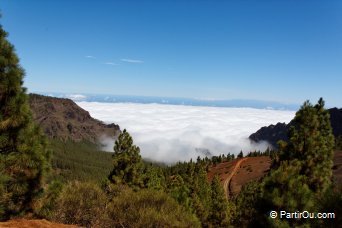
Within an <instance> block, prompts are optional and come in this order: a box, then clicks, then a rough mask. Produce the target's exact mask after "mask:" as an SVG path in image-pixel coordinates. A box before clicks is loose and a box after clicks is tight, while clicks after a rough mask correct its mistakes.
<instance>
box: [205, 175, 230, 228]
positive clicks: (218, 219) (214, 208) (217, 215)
mask: <svg viewBox="0 0 342 228" xmlns="http://www.w3.org/2000/svg"><path fill="white" fill-rule="evenodd" d="M231 207H232V205H230V204H229V202H228V201H227V199H226V197H225V194H224V190H223V187H222V185H221V183H220V180H219V178H218V176H215V177H214V179H213V181H212V183H211V210H210V215H209V221H210V224H211V225H212V226H213V227H227V226H228V225H229V224H230V223H231V219H232V217H233V215H232V211H233V210H232V208H231Z"/></svg>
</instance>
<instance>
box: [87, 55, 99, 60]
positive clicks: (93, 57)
mask: <svg viewBox="0 0 342 228" xmlns="http://www.w3.org/2000/svg"><path fill="white" fill-rule="evenodd" d="M85 57H86V58H88V59H96V57H95V56H92V55H86V56H85Z"/></svg>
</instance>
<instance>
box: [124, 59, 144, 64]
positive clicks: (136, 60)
mask: <svg viewBox="0 0 342 228" xmlns="http://www.w3.org/2000/svg"><path fill="white" fill-rule="evenodd" d="M121 61H122V62H126V63H143V62H144V61H142V60H139V59H121Z"/></svg>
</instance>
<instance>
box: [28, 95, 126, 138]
mask: <svg viewBox="0 0 342 228" xmlns="http://www.w3.org/2000/svg"><path fill="white" fill-rule="evenodd" d="M29 97H30V99H29V100H30V107H31V110H32V112H33V117H34V120H35V122H36V123H37V124H38V125H39V126H40V127H41V128H42V129H43V131H44V133H45V134H46V135H47V136H48V137H49V138H52V139H60V140H62V141H66V140H71V141H74V142H80V141H88V142H92V143H97V142H98V140H99V139H100V138H101V137H103V136H106V137H112V138H115V137H116V136H117V135H118V134H119V133H120V127H119V126H118V125H116V124H108V125H107V124H105V123H103V122H101V121H99V120H96V119H94V118H92V117H91V116H90V114H89V113H88V112H87V111H85V110H83V109H82V108H80V107H79V106H78V105H77V104H76V103H75V102H73V101H72V100H70V99H65V98H56V97H48V96H42V95H37V94H30V96H29Z"/></svg>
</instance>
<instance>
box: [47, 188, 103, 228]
mask: <svg viewBox="0 0 342 228" xmlns="http://www.w3.org/2000/svg"><path fill="white" fill-rule="evenodd" d="M57 202H58V203H57V204H56V207H55V209H54V213H53V219H54V220H55V221H57V222H60V223H66V224H77V225H81V226H85V227H94V226H95V227H96V226H100V223H102V222H103V221H104V220H105V207H106V195H105V193H104V192H103V191H102V190H101V189H100V188H99V187H98V186H97V185H96V184H93V183H79V182H74V183H71V184H69V185H68V186H66V187H65V188H64V189H63V191H62V193H61V194H60V196H59V198H58V201H57Z"/></svg>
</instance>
